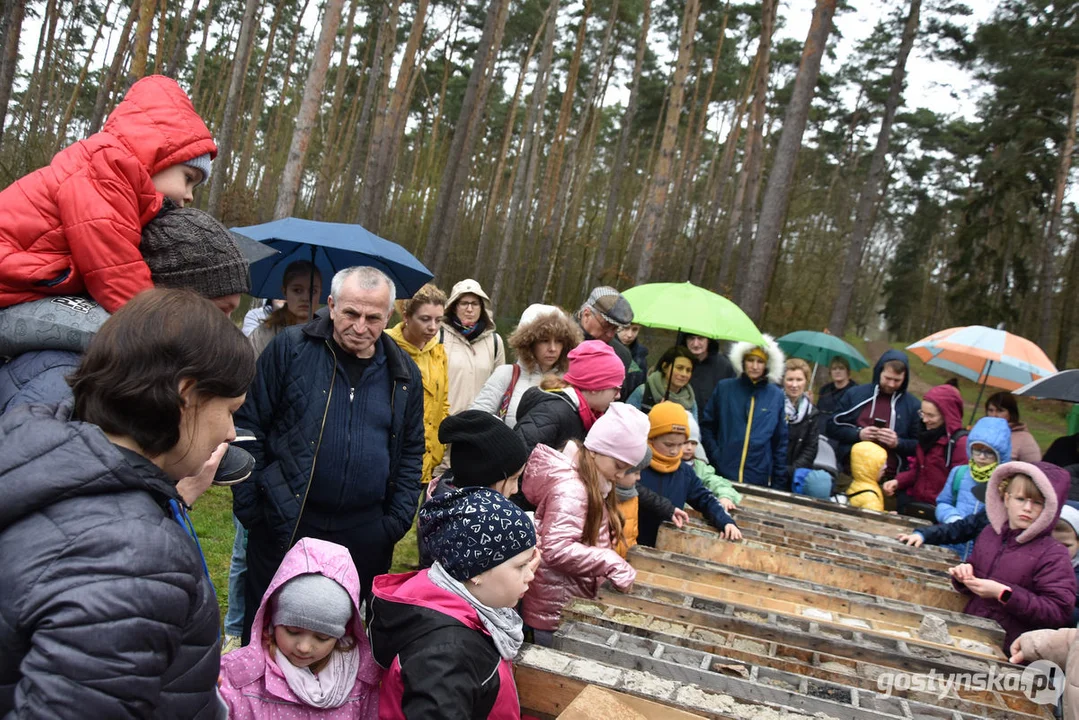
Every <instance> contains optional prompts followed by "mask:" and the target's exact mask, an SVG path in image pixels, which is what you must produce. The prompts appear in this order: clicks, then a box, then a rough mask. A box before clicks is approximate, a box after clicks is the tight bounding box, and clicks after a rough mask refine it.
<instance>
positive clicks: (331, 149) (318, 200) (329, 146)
mask: <svg viewBox="0 0 1079 720" xmlns="http://www.w3.org/2000/svg"><path fill="white" fill-rule="evenodd" d="M359 5H360V0H352V2H351V3H349V7H348V21H347V23H346V25H345V39H344V42H343V43H342V44H341V62H339V63H338V64H337V73H336V77H335V78H334V84H333V104H332V105H331V106H330V117H329V120H328V121H327V123H326V133H327V137H326V142H325V143H324V145H323V147H324V150H323V152H322V159H321V161H320V162H319V168H318V180H316V181H315V205H314V209H313V210H312V211H311V217H312V219H314V220H321V219H322V216H323V214H324V213H325V211H326V203H327V202H328V201H329V195H330V189H331V188H332V187H333V182H334V180H336V172H335V169H336V167H337V158H338V156H339V155H340V148H339V147H338V142H339V141H340V140H341V137H342V136H343V134H344V133H343V131H344V129H345V126H343V125H342V123H341V122H340V117H339V115H340V112H341V102H342V100H343V99H344V98H343V97H342V96H343V95H344V92H345V78H346V77H347V76H349V75H351V68H350V66H349V61H348V56H349V54H350V53H351V52H352V34H353V32H354V30H355V28H356V10H357V8H358V7H359Z"/></svg>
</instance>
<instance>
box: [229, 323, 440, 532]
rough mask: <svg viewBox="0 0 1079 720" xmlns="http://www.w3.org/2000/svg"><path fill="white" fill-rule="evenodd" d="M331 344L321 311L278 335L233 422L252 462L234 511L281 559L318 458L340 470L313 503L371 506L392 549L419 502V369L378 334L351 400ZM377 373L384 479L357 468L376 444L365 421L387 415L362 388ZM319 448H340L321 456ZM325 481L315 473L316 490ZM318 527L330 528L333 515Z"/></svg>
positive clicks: (344, 520) (371, 391) (262, 358)
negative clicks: (384, 404) (334, 500)
mask: <svg viewBox="0 0 1079 720" xmlns="http://www.w3.org/2000/svg"><path fill="white" fill-rule="evenodd" d="M332 337H333V325H332V323H331V322H330V319H329V316H328V314H327V312H326V310H325V309H323V310H321V311H320V312H318V313H317V314H316V315H315V317H314V318H313V319H312V320H311V321H310V322H308V323H307V324H306V325H303V326H302V327H301V326H293V327H290V328H286V329H285V330H284V331H282V332H281V333H278V335H277V336H276V337H275V338H274V339H273V340H272V341H271V342H270V344H269V345H268V346H267V347H266V350H264V351H263V353H262V355H261V356H259V359H258V370H257V373H256V375H255V381H254V383H252V385H251V388H250V390H248V393H247V400H246V401H245V402H244V404H243V407H241V408H240V411H239V412H238V413H236V417H235V422H236V427H237V428H238V429H239V430H240V431H243V430H248V431H251V433H252V434H253V435H254V436H255V441H254V442H249V443H246V444H245V445H244V447H245V449H247V450H248V451H249V452H250V453H251V454H252V455H253V456H254V458H255V472H254V473H253V474H252V477H251V479H250V480H248V481H247V482H244V483H240V484H239V485H235V486H233V489H232V492H233V511H234V512H235V513H236V517H237V518H239V520H240V522H241V523H243V524H244V526H245V527H247V528H251V527H253V526H255V525H257V524H258V523H266V525H267V526H268V529H269V531H270V532H271V533H272V534H273V536H274V539H275V540H276V541H277V544H278V549H279V550H281V551H284V550H286V549H287V548H289V547H290V546H291V545H292V544H293V543H294V542H295V541H296V540H298V539H299V538H295V537H293V535H294V534H295V531H296V527H297V524H298V523H299V519H300V515H301V514H302V513H303V512H304V510H305V507H306V503H307V502H308V500H309V497H308V496H309V495H310V494H311V484H312V479H313V478H314V476H315V471H316V469H317V463H316V462H315V460H316V458H317V459H318V461H319V462H320V463H321V462H324V461H326V462H335V461H336V463H337V464H336V465H335V467H336V468H338V469H341V470H345V469H347V477H341V478H340V485H338V486H335V487H332V488H328V487H325V486H322V487H320V488H319V489H318V490H316V491H315V494H316V496H318V497H321V498H323V499H325V498H327V497H328V496H332V495H333V493H339V494H338V495H337V496H338V497H341V498H342V502H343V503H345V504H346V506H348V507H347V510H349V511H354V510H359V509H360V507H359V506H360V505H362V504H367V503H369V507H368V509H369V510H375V511H378V514H379V516H380V517H379V520H380V521H381V523H382V530H383V533H384V537H385V540H386V541H387V542H388V543H389V544H390V545H392V544H393V543H396V542H397V541H398V540H400V539H401V538H402V537H404V535H405V533H406V532H408V529H409V527H411V525H412V519H413V517H414V516H415V514H416V506H417V504H418V502H419V497H420V473H421V470H422V467H423V452H424V438H423V385H422V380H421V378H420V371H419V369H418V368H417V367H416V364H415V363H413V362H412V359H411V358H409V357H408V355H406V354H405V352H404V351H403V350H401V349H400V348H399V347H397V343H395V342H393V340H391V339H389V338H388V337H386V336H385V335H383V336H381V337H380V338H379V339H378V344H379V348H378V349H377V350H376V357H375V359H374V361H373V363H372V365H371V367H369V368H368V370H367V372H366V373H365V374H364V378H363V379H362V380H361V382H360V385H359V386H358V387H357V388H356V391H357V392H356V393H355V397H354V398H349V394H350V389H349V382H348V379H347V375H346V373H345V370H344V369H343V368H342V367H341V366H340V364H339V363H338V362H337V359H336V357H335V356H334V353H333V350H332V349H331V345H330V341H331V338H332ZM379 357H381V358H382V362H381V363H380V361H379ZM380 368H381V369H380ZM383 372H384V373H385V378H386V383H387V384H386V393H385V398H386V399H388V402H389V408H388V410H389V417H390V428H389V444H388V447H389V454H388V470H389V471H388V475H384V474H383V473H377V474H372V473H371V468H370V467H367V468H364V467H357V465H359V464H360V463H361V462H362V457H364V443H365V442H372V441H373V440H374V438H371V437H366V436H364V426H363V423H362V420H363V418H364V417H365V415H364V414H363V413H364V412H369V413H373V414H377V413H379V412H382V411H385V408H379V407H374V406H373V405H372V406H367V405H366V403H369V402H370V403H376V402H378V397H379V395H380V392H379V390H378V389H374V388H371V387H369V383H367V382H366V381H367V380H369V379H371V378H370V377H369V376H377V375H378V374H382V373H383ZM334 395H336V398H335V397H334ZM344 401H347V404H345V402H344ZM328 425H329V427H327V426H328ZM327 442H336V443H338V444H343V445H344V447H338V448H336V449H331V448H329V447H328V446H327V448H323V447H322V444H323V443H327ZM320 450H321V452H320ZM354 452H356V453H359V454H360V458H361V459H360V460H358V461H356V459H355V458H353V460H354V462H352V463H351V464H350V463H349V458H350V453H354ZM331 477H332V470H331V472H329V473H324V472H318V479H319V480H320V482H321V481H325V480H326V479H327V478H331ZM349 515H350V516H354V513H353V512H349ZM322 519H324V520H326V521H330V522H332V521H334V518H333V517H332V516H323V518H322ZM340 522H342V523H347V522H349V518H348V517H344V516H343V517H342V518H340ZM327 529H331V528H327Z"/></svg>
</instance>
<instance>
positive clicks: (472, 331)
mask: <svg viewBox="0 0 1079 720" xmlns="http://www.w3.org/2000/svg"><path fill="white" fill-rule="evenodd" d="M450 325H452V326H453V329H454V330H456V331H457V332H459V333H461V335H463V336H464V338H465V340H468V341H469V342H472V341H474V340H475V339H476V338H478V337H479V336H480V335H481V334H482V333H483V330H484V328H486V327H487V319H486V318H485V317H483V313H482V312H481V313H480V319H479V320H477V321H476V324H475V325H473V326H471V327H465V326H464V325H462V324H461V320H460V319H459V318H458V317H457V315H456V314H454V315H450Z"/></svg>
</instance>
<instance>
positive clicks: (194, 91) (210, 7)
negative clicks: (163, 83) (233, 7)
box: [135, 0, 214, 107]
mask: <svg viewBox="0 0 1079 720" xmlns="http://www.w3.org/2000/svg"><path fill="white" fill-rule="evenodd" d="M139 1H140V0H135V2H139ZM213 15H214V0H208V2H207V5H206V21H205V22H203V24H202V42H201V43H200V44H199V62H198V64H197V65H196V67H195V82H194V83H193V84H192V86H191V93H190V95H191V102H192V103H194V104H195V107H198V106H199V101H198V98H199V91H200V90H201V89H202V70H203V68H204V67H206V44H207V41H208V40H209V37H210V18H212V17H213Z"/></svg>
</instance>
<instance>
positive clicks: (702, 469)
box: [682, 415, 742, 512]
mask: <svg viewBox="0 0 1079 720" xmlns="http://www.w3.org/2000/svg"><path fill="white" fill-rule="evenodd" d="M687 417H688V419H689V439H688V440H686V444H685V445H683V446H682V462H686V463H689V464H690V465H691V466H693V472H695V473H697V477H698V478H700V480H701V482H702V483H703V484H704V486H705V487H706V488H708V491H709V492H710V493H712V494H713V495H715V496H716V499H717V500H719V504H720V505H722V506H723V509H724V510H726V511H727V512H730V511H731V510H734V509H735V508H736V507H738V503H740V502H742V493H740V492H738V491H737V490H736V489H735V488H734V483H732V482H731V481H730V480H728V479H727V478H725V477H723V476H722V475H719V474H718V473H716V470H715V468H713V467H712V466H711V465H710V464H709V462H708V456H707V455H705V453H704V448H703V447H701V426H700V424H699V423H698V422H697V421H696V420H694V419H693V416H692V415H688V416H687Z"/></svg>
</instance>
